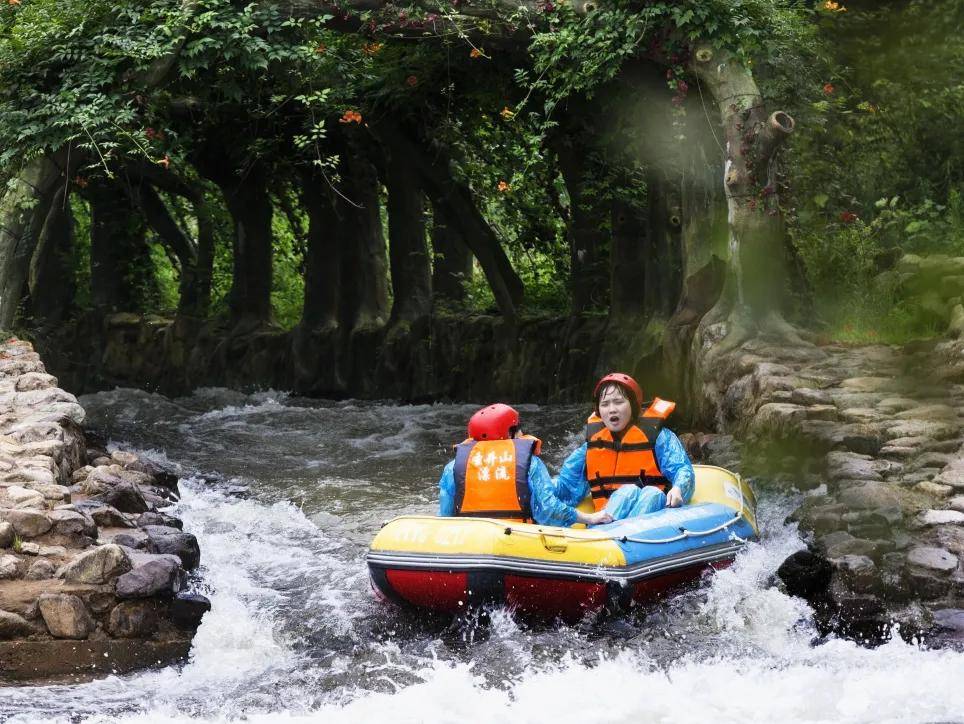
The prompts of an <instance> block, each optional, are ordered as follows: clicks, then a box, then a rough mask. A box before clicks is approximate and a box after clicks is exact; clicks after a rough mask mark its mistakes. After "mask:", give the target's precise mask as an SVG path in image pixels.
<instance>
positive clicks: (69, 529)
mask: <svg viewBox="0 0 964 724" xmlns="http://www.w3.org/2000/svg"><path fill="white" fill-rule="evenodd" d="M47 517H48V518H50V520H51V521H52V522H53V529H52V532H54V533H59V534H60V535H68V536H69V535H83V536H87V537H88V538H97V526H96V525H95V524H94V521H93V519H92V518H91V517H90V516H87V515H84V514H83V513H79V512H77V511H76V510H52V511H50V512H49V513H48V514H47Z"/></svg>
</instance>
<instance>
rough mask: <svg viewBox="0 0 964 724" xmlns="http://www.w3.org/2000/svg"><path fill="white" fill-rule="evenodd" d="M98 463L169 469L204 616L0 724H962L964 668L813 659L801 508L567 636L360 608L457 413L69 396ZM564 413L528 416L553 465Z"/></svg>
mask: <svg viewBox="0 0 964 724" xmlns="http://www.w3.org/2000/svg"><path fill="white" fill-rule="evenodd" d="M82 402H83V404H84V405H85V407H86V408H87V409H88V412H89V414H90V421H91V423H92V424H93V425H94V427H95V428H97V429H100V430H102V431H103V432H104V433H105V434H106V435H107V436H109V438H110V441H111V444H112V445H117V446H121V447H125V448H129V449H135V450H137V451H138V452H140V453H141V454H145V455H148V456H153V457H154V458H155V459H157V460H159V461H161V462H164V463H165V464H167V465H170V466H173V467H175V468H176V469H178V470H180V472H181V474H182V475H183V476H184V477H183V479H182V482H181V489H182V492H183V496H182V500H181V502H180V503H179V504H178V506H177V510H176V513H175V514H176V515H178V516H179V517H181V518H183V520H184V524H185V529H187V530H190V531H191V532H193V533H194V534H195V535H197V537H198V539H199V542H200V545H201V550H202V567H201V569H200V571H199V576H198V577H197V578H196V579H195V580H194V581H193V583H192V585H193V586H195V587H196V588H197V590H199V591H201V592H203V593H205V595H207V596H209V597H210V598H211V600H212V604H213V608H212V611H211V612H210V613H209V614H208V615H207V616H206V617H205V619H204V622H203V623H202V625H201V628H200V629H199V631H198V634H197V637H196V639H195V642H194V646H193V648H192V652H191V656H190V659H189V660H188V661H187V662H186V663H184V664H183V665H180V666H177V667H168V668H164V669H161V670H155V671H145V672H140V673H135V674H131V675H127V676H120V677H119V676H112V677H108V678H106V679H102V680H98V681H93V682H89V683H84V684H77V685H54V686H45V687H18V688H13V687H10V688H2V689H0V721H13V722H41V721H43V722H52V721H53V722H114V721H121V722H158V721H184V722H187V721H233V720H238V719H242V718H243V719H244V720H246V721H251V722H275V721H292V722H296V721H297V722H302V721H304V722H314V721H318V722H362V721H372V720H382V719H389V718H390V719H391V721H393V722H422V721H426V722H460V723H462V724H464V722H467V721H472V722H476V721H478V722H489V721H492V722H494V721H497V720H498V721H504V720H505V719H506V718H507V717H511V718H512V719H513V720H514V721H518V722H545V721H549V720H555V721H559V722H580V723H584V722H633V723H634V724H638V723H639V722H644V721H657V722H659V721H666V722H670V721H672V722H704V721H714V722H756V721H761V722H762V721H773V720H778V719H782V720H786V721H801V722H837V721H851V722H875V723H876V722H882V721H895V722H925V721H964V694H962V693H961V690H960V686H961V682H964V654H962V653H961V652H958V651H952V650H947V649H945V650H927V649H925V648H922V647H921V646H919V645H917V644H914V643H905V642H903V641H902V640H901V639H900V637H899V636H895V637H893V639H892V640H891V641H890V642H889V643H887V644H885V645H883V646H881V647H879V648H877V649H866V648H861V647H859V646H857V645H856V644H853V643H851V642H848V641H844V640H838V639H833V638H831V639H827V640H821V639H819V638H818V636H817V633H816V631H815V630H814V628H813V625H812V622H811V615H810V611H809V609H808V608H807V606H806V604H804V603H803V602H802V601H800V600H799V599H794V598H791V597H788V596H786V595H784V594H783V593H781V592H780V591H779V590H778V588H777V587H776V585H775V583H774V572H775V570H776V568H777V566H779V564H780V563H781V562H782V561H783V560H784V558H786V556H787V555H789V554H790V553H792V552H793V551H795V550H798V549H800V548H802V547H803V543H802V541H801V540H800V538H799V536H798V535H797V533H796V530H795V529H794V528H793V527H792V526H788V525H786V524H785V523H784V519H785V518H786V515H787V513H788V512H789V511H790V510H792V509H793V507H794V506H795V504H796V502H797V501H796V499H795V498H794V497H792V496H785V495H782V494H779V493H776V492H774V491H772V490H768V489H766V488H765V486H764V487H763V488H762V489H761V490H760V491H759V492H760V498H761V503H760V519H761V523H762V528H763V531H762V533H763V537H762V542H761V544H759V545H757V544H754V545H751V546H749V547H748V549H747V550H746V551H745V552H744V553H743V554H741V556H740V557H739V558H738V560H737V562H736V563H735V565H734V566H732V567H731V568H729V569H726V570H723V571H720V572H718V573H716V574H715V575H713V576H712V577H711V578H708V579H707V580H706V581H704V582H703V584H702V585H701V586H699V587H698V588H697V589H695V590H692V591H688V592H685V593H683V594H681V595H680V596H678V597H676V598H674V599H673V600H671V601H669V602H666V603H664V604H659V605H657V606H654V607H653V608H651V609H649V610H648V611H645V612H642V613H640V614H639V615H630V616H625V617H620V618H611V619H600V620H593V621H585V622H583V623H581V624H579V625H577V626H572V627H569V626H563V625H557V626H538V627H536V626H527V625H526V624H525V623H524V622H520V621H517V620H515V618H514V617H513V616H512V614H511V613H510V612H506V611H503V610H496V611H493V612H492V615H491V621H490V622H489V623H488V624H487V625H479V624H478V623H477V622H473V621H461V622H456V623H454V624H453V623H451V622H449V621H447V620H436V619H431V620H421V619H419V618H417V617H412V616H408V615H403V614H400V613H398V612H396V611H394V610H392V609H391V608H388V607H386V606H384V605H383V604H381V603H380V602H378V601H377V600H376V599H375V598H374V596H373V595H372V594H371V591H370V587H369V584H368V580H367V571H366V569H365V563H364V556H365V552H366V549H367V542H368V540H369V539H370V538H371V536H372V535H373V534H374V532H375V530H377V528H378V525H380V523H381V521H383V520H385V519H387V518H390V517H392V516H393V515H396V514H399V513H410V512H422V513H425V512H430V511H431V510H432V509H433V506H434V503H435V489H434V484H435V480H436V479H437V472H438V468H439V467H440V465H441V463H442V462H444V460H445V458H446V456H447V455H448V443H449V442H451V441H452V440H455V439H457V438H458V435H459V433H460V432H461V426H462V424H463V421H464V419H465V417H466V412H467V411H469V410H471V409H472V406H464V405H435V406H401V405H392V404H377V403H359V402H351V401H349V402H338V403H334V402H324V403H322V402H315V401H307V400H299V399H295V398H290V397H287V396H285V395H281V394H277V393H261V394H259V395H253V396H246V395H241V394H240V393H234V392H228V391H225V390H204V391H201V392H199V393H197V394H195V395H193V396H191V397H190V398H182V399H179V400H173V401H171V400H167V399H165V398H163V397H160V396H157V395H148V394H147V393H143V392H137V391H128V390H119V391H115V392H111V393H101V394H99V395H93V396H89V397H87V398H84V399H83V400H82ZM579 412H580V410H579V409H578V408H572V407H545V408H539V407H535V406H527V407H525V408H524V414H525V416H526V419H529V420H531V421H532V428H533V429H534V430H536V431H538V432H539V433H541V434H542V435H543V436H544V437H546V438H547V440H552V441H555V442H557V445H556V446H554V447H551V448H550V452H549V453H548V455H547V457H548V462H549V465H550V467H551V468H552V467H555V466H557V465H558V462H559V461H560V460H561V458H562V456H563V455H564V454H565V452H566V449H567V448H568V447H569V446H571V445H572V444H573V443H574V442H575V440H576V439H577V435H578V428H579Z"/></svg>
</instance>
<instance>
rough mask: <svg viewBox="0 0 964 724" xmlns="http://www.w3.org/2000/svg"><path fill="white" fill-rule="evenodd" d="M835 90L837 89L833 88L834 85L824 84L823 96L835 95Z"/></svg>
mask: <svg viewBox="0 0 964 724" xmlns="http://www.w3.org/2000/svg"><path fill="white" fill-rule="evenodd" d="M834 90H835V88H834V87H833V83H824V84H823V94H824V95H825V96H829V95H833V92H834Z"/></svg>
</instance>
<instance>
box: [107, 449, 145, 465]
mask: <svg viewBox="0 0 964 724" xmlns="http://www.w3.org/2000/svg"><path fill="white" fill-rule="evenodd" d="M110 457H111V460H113V461H114V462H115V463H116V464H117V465H120V466H121V467H122V468H126V467H127V466H129V465H133V464H135V463H137V462H138V459H139V458H138V457H137V455H135V454H134V453H132V452H127V451H126V450H115V451H114V452H112V453H111V455H110Z"/></svg>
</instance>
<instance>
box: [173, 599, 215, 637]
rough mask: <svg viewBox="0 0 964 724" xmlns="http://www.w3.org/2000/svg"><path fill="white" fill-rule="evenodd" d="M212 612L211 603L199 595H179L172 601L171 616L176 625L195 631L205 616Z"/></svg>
mask: <svg viewBox="0 0 964 724" xmlns="http://www.w3.org/2000/svg"><path fill="white" fill-rule="evenodd" d="M210 610H211V602H210V601H209V600H208V599H207V598H206V597H205V596H202V595H200V594H199V593H186V592H182V593H178V594H177V595H176V596H175V597H174V600H173V601H171V606H170V616H171V620H172V621H173V622H174V624H175V625H177V626H180V627H181V628H185V629H189V630H192V631H193V630H195V629H196V628H197V627H198V626H200V625H201V619H202V618H203V616H204V614H205V613H207V612H208V611H210Z"/></svg>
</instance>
